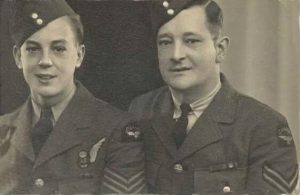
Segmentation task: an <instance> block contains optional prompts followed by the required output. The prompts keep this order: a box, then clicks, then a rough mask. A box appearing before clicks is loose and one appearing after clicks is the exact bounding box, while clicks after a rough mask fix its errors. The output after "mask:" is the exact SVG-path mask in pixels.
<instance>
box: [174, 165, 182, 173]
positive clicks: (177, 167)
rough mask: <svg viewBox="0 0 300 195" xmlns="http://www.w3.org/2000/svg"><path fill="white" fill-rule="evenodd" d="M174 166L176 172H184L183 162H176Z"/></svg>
mask: <svg viewBox="0 0 300 195" xmlns="http://www.w3.org/2000/svg"><path fill="white" fill-rule="evenodd" d="M173 168H174V171H175V172H176V173H182V171H183V166H182V165H181V164H175V165H174V167H173Z"/></svg>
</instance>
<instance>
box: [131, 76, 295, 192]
mask: <svg viewBox="0 0 300 195" xmlns="http://www.w3.org/2000/svg"><path fill="white" fill-rule="evenodd" d="M221 82H222V87H221V89H220V91H219V92H218V93H217V95H216V96H215V97H214V99H213V101H212V102H211V104H210V105H209V106H208V107H207V109H206V110H205V111H204V113H203V114H202V115H201V117H200V118H199V119H198V120H197V121H196V123H195V125H194V126H193V128H192V129H191V130H190V131H189V133H188V135H187V137H186V139H185V141H184V143H183V144H182V146H181V147H180V148H179V149H178V150H177V149H176V146H175V143H174V141H173V138H172V126H173V125H174V121H173V119H172V116H173V112H174V109H173V102H172V98H171V94H170V91H169V90H168V87H162V88H160V89H157V90H155V91H152V92H149V93H147V94H144V95H142V96H140V97H137V98H136V99H135V100H133V102H132V103H131V106H130V109H129V110H130V111H131V112H133V113H135V114H136V115H137V116H138V117H139V118H140V119H141V120H142V119H144V122H143V126H144V127H143V130H144V142H145V150H146V176H147V181H148V183H149V186H150V188H152V192H158V193H175V194H191V193H200V194H219V193H220V194H222V193H224V192H225V193H226V192H232V193H236V194H241V193H243V192H247V193H250V194H261V193H262V194H265V193H270V194H273V193H274V192H276V193H290V192H291V191H292V189H293V188H294V187H295V185H296V183H297V160H296V152H295V145H294V143H293V140H292V136H291V132H290V130H289V128H288V125H287V122H286V120H285V118H284V117H283V116H281V115H280V114H279V113H277V112H275V111H274V110H272V109H271V108H269V107H268V106H266V105H264V104H262V103H260V102H258V101H256V100H254V99H253V98H250V97H247V96H245V95H242V94H240V93H238V92H237V91H235V90H234V89H232V88H231V87H230V85H229V84H228V82H227V81H226V79H225V78H224V76H221ZM147 119H151V121H150V122H149V121H147Z"/></svg>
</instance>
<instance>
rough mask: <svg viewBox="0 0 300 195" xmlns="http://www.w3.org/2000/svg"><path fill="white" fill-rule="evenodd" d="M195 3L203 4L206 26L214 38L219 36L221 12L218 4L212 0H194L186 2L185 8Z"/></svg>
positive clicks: (221, 26) (221, 23) (221, 24)
mask: <svg viewBox="0 0 300 195" xmlns="http://www.w3.org/2000/svg"><path fill="white" fill-rule="evenodd" d="M195 5H199V6H204V9H205V14H206V20H207V28H208V30H209V31H210V33H211V34H212V35H213V36H214V38H217V37H219V36H220V34H221V32H222V28H223V12H222V9H221V8H220V6H219V5H218V4H217V3H216V2H214V1H212V0H195V1H191V2H190V3H189V4H187V6H186V7H185V9H187V8H190V7H192V6H195Z"/></svg>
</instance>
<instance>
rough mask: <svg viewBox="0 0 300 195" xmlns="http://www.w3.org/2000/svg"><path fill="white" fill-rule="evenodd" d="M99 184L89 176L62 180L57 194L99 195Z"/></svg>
mask: <svg viewBox="0 0 300 195" xmlns="http://www.w3.org/2000/svg"><path fill="white" fill-rule="evenodd" d="M100 187H101V183H100V181H98V179H96V178H94V177H93V175H91V174H85V175H82V176H80V177H78V178H68V179H64V180H62V181H61V182H60V183H59V185H58V194H85V195H88V194H99V192H100Z"/></svg>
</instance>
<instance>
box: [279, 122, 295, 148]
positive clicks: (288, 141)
mask: <svg viewBox="0 0 300 195" xmlns="http://www.w3.org/2000/svg"><path fill="white" fill-rule="evenodd" d="M277 137H278V144H279V146H280V147H285V146H294V140H293V136H292V133H291V130H290V129H289V128H288V127H287V126H284V127H281V128H278V130H277Z"/></svg>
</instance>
